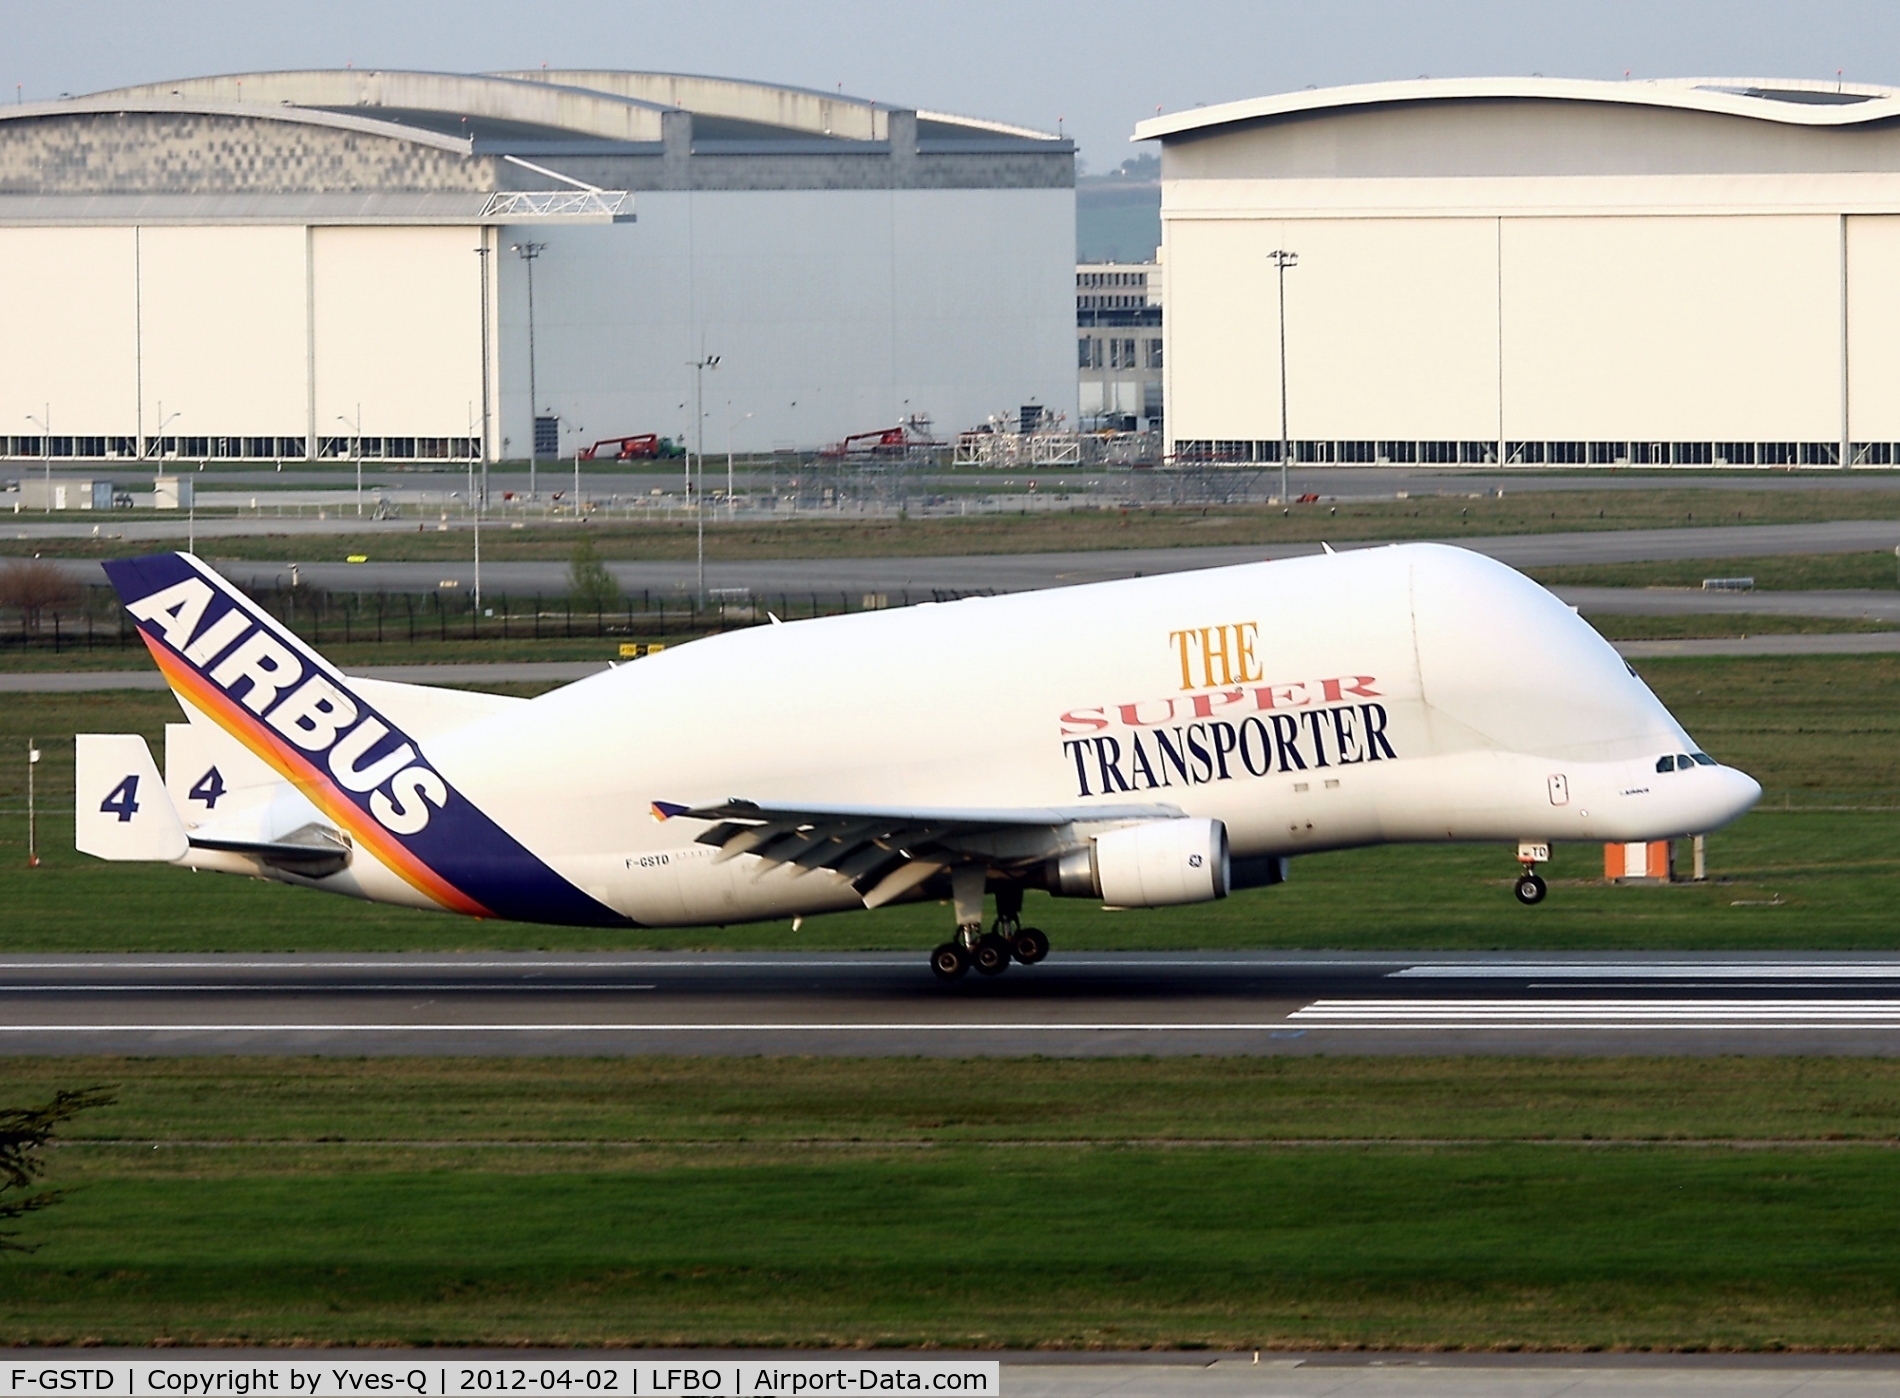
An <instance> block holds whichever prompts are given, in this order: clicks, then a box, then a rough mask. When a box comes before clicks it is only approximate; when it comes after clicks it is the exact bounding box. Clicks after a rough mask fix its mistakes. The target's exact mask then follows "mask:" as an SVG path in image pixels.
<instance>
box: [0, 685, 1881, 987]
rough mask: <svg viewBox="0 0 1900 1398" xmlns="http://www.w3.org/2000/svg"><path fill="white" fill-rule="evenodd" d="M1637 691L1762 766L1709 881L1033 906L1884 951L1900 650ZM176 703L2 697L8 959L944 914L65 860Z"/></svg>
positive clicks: (1134, 933)
mask: <svg viewBox="0 0 1900 1398" xmlns="http://www.w3.org/2000/svg"><path fill="white" fill-rule="evenodd" d="M1642 670H1643V673H1644V675H1645V677H1646V678H1647V679H1648V680H1649V681H1650V683H1651V684H1652V685H1653V686H1654V687H1655V689H1656V691H1657V693H1658V694H1659V695H1660V696H1661V697H1662V699H1663V701H1664V702H1665V703H1667V704H1668V705H1669V706H1670V708H1671V709H1672V710H1673V711H1674V712H1675V713H1676V714H1677V715H1678V716H1679V717H1680V718H1681V719H1682V720H1683V722H1684V723H1685V724H1686V725H1687V726H1688V728H1689V731H1690V732H1691V733H1693V734H1694V735H1695V736H1696V737H1697V738H1698V740H1700V741H1701V742H1702V744H1703V745H1704V746H1705V747H1706V748H1707V749H1708V750H1709V751H1711V752H1713V753H1715V754H1716V755H1717V756H1719V757H1720V758H1722V759H1723V760H1724V761H1728V762H1733V763H1735V764H1736V765H1738V766H1740V767H1742V768H1743V769H1744V770H1746V771H1749V772H1751V773H1753V774H1754V775H1755V776H1757V777H1758V778H1759V779H1760V780H1761V781H1762V783H1763V785H1764V787H1765V788H1766V796H1765V797H1764V801H1763V805H1762V808H1761V809H1760V810H1759V811H1758V812H1757V813H1756V814H1754V815H1751V816H1749V817H1747V818H1746V819H1744V820H1743V821H1742V822H1740V823H1739V824H1737V825H1736V826H1735V827H1733V828H1732V829H1730V830H1728V831H1724V832H1721V833H1718V834H1717V835H1715V836H1714V837H1712V839H1711V840H1710V850H1711V854H1710V860H1711V870H1712V872H1713V873H1714V875H1715V876H1716V877H1715V879H1714V880H1713V881H1712V882H1710V883H1708V884H1703V885H1693V886H1690V885H1677V886H1673V887H1665V888H1613V887H1609V886H1607V885H1604V884H1603V883H1602V882H1601V878H1600V875H1601V870H1602V864H1601V858H1602V855H1601V851H1600V849H1599V848H1598V847H1597V846H1594V845H1574V846H1567V847H1559V849H1558V850H1557V852H1556V858H1555V859H1554V861H1553V862H1552V863H1551V864H1549V865H1547V866H1546V868H1545V873H1546V876H1547V877H1549V878H1551V880H1552V882H1553V887H1554V895H1553V896H1552V897H1551V898H1550V899H1549V900H1548V901H1547V902H1546V903H1544V904H1543V905H1541V906H1540V907H1538V908H1535V909H1525V908H1521V907H1519V906H1518V905H1517V904H1516V902H1515V901H1514V900H1512V898H1511V897H1510V893H1509V884H1510V880H1511V879H1512V877H1514V874H1515V869H1516V865H1515V862H1514V860H1513V859H1512V857H1511V852H1510V851H1509V850H1507V849H1504V848H1502V847H1498V848H1493V847H1489V846H1452V847H1432V846H1413V847H1394V848H1387V849H1373V850H1361V851H1346V852H1341V853H1336V854H1325V855H1312V856H1307V857H1304V858H1301V859H1299V860H1297V861H1296V862H1295V864H1294V872H1293V881H1292V882H1291V883H1289V884H1288V885H1286V886H1284V887H1281V888H1273V889H1262V890H1255V891H1251V892H1248V893H1244V894H1240V895H1236V896H1235V897H1233V898H1229V899H1227V900H1225V901H1223V902H1220V903H1213V904H1205V905H1201V906H1197V907H1189V908H1173V909H1151V910H1142V911H1127V912H1117V913H1105V912H1103V911H1101V910H1100V909H1099V908H1097V907H1095V906H1094V905H1093V904H1091V903H1088V902H1086V901H1081V900H1077V901H1069V900H1054V899H1048V898H1045V897H1043V896H1041V895H1034V896H1032V899H1031V902H1030V913H1031V916H1032V917H1033V918H1034V919H1035V920H1036V921H1037V922H1038V923H1039V925H1041V926H1042V927H1043V928H1044V929H1045V930H1046V931H1048V932H1049V934H1050V935H1051V937H1052V938H1053V939H1054V940H1055V942H1056V944H1057V946H1059V947H1067V948H1072V949H1075V948H1088V947H1094V948H1116V949H1120V948H1137V947H1152V948H1182V947H1220V946H1232V947H1336V948H1349V947H1350V948H1397V947H1404V948H1411V949H1426V948H1433V947H1437V948H1474V947H1498V948H1514V949H1529V948H1535V947H1551V948H1555V947H1569V948H1585V947H1630V948H1636V947H1651V948H1679V949H1686V948H1729V949H1739V948H1791V947H1814V948H1822V947H1831V948H1873V947H1894V946H1900V921H1897V920H1896V919H1895V917H1894V913H1893V909H1894V907H1895V906H1896V905H1897V904H1900V709H1897V708H1896V706H1895V704H1894V702H1893V697H1892V696H1893V694H1894V693H1895V691H1896V686H1900V656H1815V657H1776V658H1750V659H1729V660H1673V659H1672V660H1652V661H1645V662H1644V663H1643V666H1642ZM176 718H177V710H176V707H175V705H174V704H173V701H172V700H171V699H170V697H169V696H168V695H165V694H155V693H138V692H122V693H101V694H75V695H27V694H22V695H10V696H8V698H7V702H6V703H5V704H3V705H0V754H4V753H16V754H17V753H19V752H21V751H22V749H23V747H24V742H25V739H26V737H27V736H29V735H35V736H37V737H38V738H39V739H40V740H41V742H42V744H43V748H44V750H45V752H46V753H47V761H46V763H45V764H43V765H42V767H41V773H42V779H43V781H44V786H43V788H42V792H43V796H42V799H43V802H44V808H45V809H46V810H47V811H49V812H50V813H51V814H50V815H49V818H48V819H47V820H46V821H45V822H44V824H43V826H42V848H43V849H44V850H45V853H46V864H45V866H44V867H42V868H41V869H38V870H27V869H26V868H24V867H23V865H24V859H23V855H24V849H23V845H24V838H25V830H24V824H25V822H24V819H23V813H22V805H23V795H24V793H23V789H22V788H23V776H24V768H23V766H22V765H21V764H20V763H19V762H18V761H17V760H16V761H10V762H5V763H3V764H0V944H4V945H6V946H7V947H8V948H9V949H11V950H22V951H23V950H29V949H34V950H48V951H54V950H58V951H77V950H153V951H156V950H172V951H186V950H262V949H270V948H276V949H284V950H290V949H296V950H304V951H310V950H322V949H336V950H359V951H360V950H375V949H380V950H392V951H393V950H403V949H415V950H422V949H445V948H452V947H545V948H551V949H552V948H563V949H565V948H576V947H602V946H641V947H730V948H743V947H755V948H762V947H793V946H798V947H822V948H892V949H921V948H927V947H929V946H930V945H932V944H934V943H935V942H936V941H939V940H941V938H942V935H943V932H944V929H945V927H946V925H947V919H948V916H949V915H948V913H947V912H946V911H945V910H944V909H942V908H940V907H938V906H936V905H935V904H922V905H912V906H906V907H898V908H888V909H883V910H880V911H878V912H876V913H853V914H848V915H840V916H833V917H823V918H813V919H810V920H808V921H807V922H806V923H805V924H804V926H803V928H802V929H801V930H800V931H799V932H798V933H797V934H793V933H792V932H791V930H790V927H789V925H788V924H785V923H762V924H756V925H751V926H741V927H730V928H701V929H692V930H682V931H666V930H658V929H642V930H634V931H614V932H599V931H591V930H567V929H561V928H545V927H528V926H522V925H517V924H509V923H478V922H470V921H466V920H463V919H456V918H450V917H447V916H444V915H440V914H432V913H420V912H413V911H408V910H404V909H399V908H390V907H381V906H373V905H364V904H359V903H349V902H342V901H339V900H336V899H333V898H330V897H327V896H325V895H321V894H315V893H309V892H305V891H302V890H296V889H289V888H284V887H281V886H277V885H269V884H261V883H253V882H251V881H248V880H243V879H234V878H228V877H219V876H216V875H209V874H205V875H196V874H190V873H187V872H185V871H182V870H175V869H167V868H154V867H149V866H143V865H135V864H104V863H100V862H98V861H96V860H92V859H88V858H85V857H84V856H80V855H77V854H75V853H74V852H73V851H72V848H71V825H70V816H69V815H68V814H67V811H68V810H69V806H70V801H71V794H70V793H71V761H72V757H71V754H72V748H71V737H70V735H71V734H72V733H74V732H76V731H86V732H125V731H133V732H142V733H144V734H146V735H147V736H148V738H150V739H151V741H152V742H153V745H154V751H155V752H156V751H158V742H159V738H160V733H161V731H162V727H163V724H164V723H165V722H166V721H167V719H172V720H174V721H175V720H176Z"/></svg>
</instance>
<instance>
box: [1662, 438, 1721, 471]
mask: <svg viewBox="0 0 1900 1398" xmlns="http://www.w3.org/2000/svg"><path fill="white" fill-rule="evenodd" d="M1670 456H1671V458H1672V459H1673V460H1674V461H1675V464H1676V465H1678V466H1707V465H1709V464H1711V463H1712V462H1713V461H1714V460H1715V443H1714V442H1677V443H1675V444H1674V445H1673V446H1672V447H1671V448H1670Z"/></svg>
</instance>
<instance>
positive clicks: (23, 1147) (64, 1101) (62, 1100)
mask: <svg viewBox="0 0 1900 1398" xmlns="http://www.w3.org/2000/svg"><path fill="white" fill-rule="evenodd" d="M117 1100H118V1098H116V1097H115V1096H114V1095H113V1094H112V1092H111V1090H110V1089H108V1088H104V1087H82V1088H80V1089H79V1090H78V1091H77V1092H56V1093H54V1094H53V1099H52V1100H51V1101H50V1102H43V1103H41V1104H40V1105H39V1106H37V1107H14V1108H10V1109H5V1110H0V1223H11V1222H13V1221H15V1220H17V1219H22V1218H25V1217H26V1216H27V1215H28V1214H33V1213H38V1212H39V1211H40V1210H41V1209H50V1208H52V1207H53V1205H55V1204H57V1203H58V1202H59V1201H60V1200H61V1199H63V1198H65V1197H66V1194H65V1191H64V1190H60V1189H42V1190H40V1191H39V1192H38V1193H33V1194H29V1193H27V1192H26V1191H28V1190H30V1189H32V1188H33V1186H34V1183H35V1182H36V1181H37V1180H38V1179H39V1177H40V1175H41V1174H43V1173H44V1172H45V1170H46V1162H45V1161H44V1160H42V1159H40V1151H41V1150H42V1149H43V1148H44V1147H45V1145H46V1143H47V1142H48V1141H50V1140H51V1139H52V1138H53V1132H54V1131H56V1130H57V1129H58V1128H59V1127H60V1126H61V1125H62V1124H63V1123H65V1122H68V1121H70V1120H72V1119H73V1118H74V1117H76V1116H78V1115H79V1114H80V1113H81V1112H84V1111H90V1110H91V1109H92V1108H94V1107H109V1106H111V1105H112V1104H113V1103H114V1102H116V1101H117ZM19 1236H20V1230H19V1229H17V1228H13V1229H7V1228H0V1252H32V1251H34V1250H35V1249H36V1248H37V1247H38V1246H39V1245H38V1244H37V1243H31V1244H29V1243H16V1242H15V1241H13V1240H14V1239H15V1238H17V1237H19Z"/></svg>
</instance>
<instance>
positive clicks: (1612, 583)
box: [1524, 529, 1900, 592]
mask: <svg viewBox="0 0 1900 1398" xmlns="http://www.w3.org/2000/svg"><path fill="white" fill-rule="evenodd" d="M1895 538H1896V540H1900V529H1897V530H1896V531H1895ZM1524 571H1525V572H1526V573H1528V574H1529V575H1530V576H1531V577H1533V578H1535V579H1536V580H1537V581H1538V582H1540V583H1542V584H1543V585H1544V586H1545V587H1564V586H1570V587H1700V586H1701V585H1702V580H1703V579H1704V578H1753V579H1754V580H1755V586H1756V587H1757V588H1758V589H1760V590H1761V591H1764V592H1770V591H1772V592H1808V591H1818V590H1828V589H1834V588H1868V589H1871V590H1874V591H1878V592H1892V591H1893V590H1894V589H1895V588H1896V587H1900V558H1896V557H1895V556H1894V553H1893V550H1892V549H1880V550H1877V551H1875V552H1871V553H1791V554H1782V555H1778V556H1774V557H1769V558H1686V559H1677V560H1673V561H1670V562H1663V563H1574V564H1566V565H1564V566H1562V567H1557V568H1526V569H1524Z"/></svg>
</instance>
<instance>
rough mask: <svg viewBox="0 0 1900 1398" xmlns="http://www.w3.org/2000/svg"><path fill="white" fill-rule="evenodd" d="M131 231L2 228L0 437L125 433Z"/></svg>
mask: <svg viewBox="0 0 1900 1398" xmlns="http://www.w3.org/2000/svg"><path fill="white" fill-rule="evenodd" d="M133 283H134V268H133V234H132V230H131V229H130V228H0V306H4V307H6V320H7V329H6V333H5V334H4V335H0V443H3V442H4V440H5V438H7V437H37V436H38V435H39V434H40V429H39V428H38V427H36V426H35V425H34V424H33V423H31V422H29V421H27V414H28V413H31V414H32V415H33V416H34V417H43V416H44V415H45V414H46V413H47V411H48V409H49V408H50V410H51V412H52V419H53V431H54V433H55V434H57V435H59V436H66V435H69V434H71V435H80V436H107V437H110V436H125V437H129V436H131V435H132V433H133V431H134V422H135V419H136V417H137V398H136V396H135V392H136V391H135V389H134V386H133V385H134V380H135V377H136V366H135V356H136V347H135V343H134V334H135V320H134V314H133V300H132V294H133V291H132V289H133Z"/></svg>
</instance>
